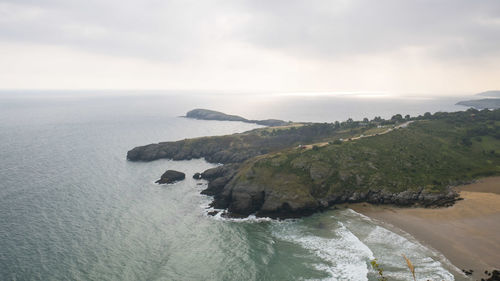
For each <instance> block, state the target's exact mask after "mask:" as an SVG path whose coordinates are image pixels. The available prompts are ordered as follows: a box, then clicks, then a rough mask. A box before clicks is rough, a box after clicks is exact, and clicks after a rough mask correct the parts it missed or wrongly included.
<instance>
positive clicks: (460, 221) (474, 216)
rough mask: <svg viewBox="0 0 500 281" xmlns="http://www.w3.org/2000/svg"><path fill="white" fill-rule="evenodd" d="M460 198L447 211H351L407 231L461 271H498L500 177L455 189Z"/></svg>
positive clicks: (478, 274)
mask: <svg viewBox="0 0 500 281" xmlns="http://www.w3.org/2000/svg"><path fill="white" fill-rule="evenodd" d="M456 190H457V191H459V192H460V197H462V198H463V199H464V200H461V201H458V202H456V203H455V205H453V206H452V207H448V208H436V209H426V208H398V207H391V206H373V205H370V204H365V203H360V204H351V205H349V207H350V208H352V209H353V210H355V211H357V212H359V213H362V214H364V215H366V216H368V217H371V218H373V219H376V220H380V221H382V222H385V223H388V224H390V225H392V226H395V227H397V228H399V229H402V230H403V231H405V232H408V233H409V234H411V235H412V236H413V237H415V238H416V239H417V240H419V241H421V242H422V243H423V244H425V245H429V246H431V247H432V248H434V249H436V250H438V251H439V252H441V253H442V254H443V255H444V256H445V257H446V258H447V259H448V260H450V262H451V263H453V264H454V265H455V266H457V267H458V268H460V269H466V270H469V269H473V270H474V275H473V277H474V278H479V279H480V278H482V277H484V275H483V272H484V271H485V270H488V271H491V270H492V269H500V177H490V178H485V179H482V180H479V181H478V182H476V183H473V184H468V185H464V186H459V187H457V188H456Z"/></svg>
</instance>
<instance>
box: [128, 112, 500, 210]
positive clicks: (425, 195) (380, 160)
mask: <svg viewBox="0 0 500 281" xmlns="http://www.w3.org/2000/svg"><path fill="white" fill-rule="evenodd" d="M408 120H411V121H413V122H412V123H411V124H409V125H408V126H401V125H398V124H405V123H406V122H408ZM406 124H407V123H406ZM388 127H389V128H391V129H389V130H388V129H387V128H388ZM392 128H394V129H392ZM360 135H361V136H363V135H364V136H365V137H355V136H360ZM367 136H369V137H367ZM341 139H342V140H341ZM499 140H500V110H494V111H488V110H483V111H478V110H474V109H469V110H467V111H464V112H455V113H442V112H439V113H436V114H434V115H432V114H430V113H428V114H425V115H424V116H419V117H415V118H409V117H407V118H405V119H403V118H402V116H401V115H395V116H394V117H393V118H391V120H383V119H381V118H376V119H374V120H372V121H367V120H364V121H362V122H361V121H352V120H348V121H346V122H342V123H338V122H337V123H335V124H334V123H332V124H327V123H324V124H323V123H321V124H318V123H315V124H302V125H300V126H286V127H282V128H280V129H272V130H271V128H263V129H257V130H253V131H250V132H247V133H243V134H235V135H230V136H221V137H207V138H199V139H192V140H183V141H179V142H168V143H160V144H153V145H149V146H145V147H138V148H134V149H133V150H131V151H129V153H128V158H129V159H130V160H132V161H150V160H154V159H159V158H171V159H191V158H198V157H205V159H207V161H209V162H215V161H217V162H219V163H227V164H230V165H224V166H221V167H217V168H214V169H210V170H207V171H205V172H204V173H202V174H201V178H204V179H206V180H208V181H209V185H208V188H207V189H206V190H205V191H204V193H205V194H209V195H213V196H214V201H213V203H212V206H213V207H215V208H218V209H227V215H230V216H248V215H249V214H253V213H255V214H256V215H258V216H270V217H281V218H286V217H299V216H304V215H308V214H311V213H313V212H316V211H318V210H322V209H324V208H327V207H329V206H331V205H335V204H339V203H345V202H370V203H375V204H395V205H400V206H411V205H418V206H425V207H433V206H448V205H451V204H453V203H454V201H455V200H457V198H458V194H457V193H456V192H454V191H453V190H452V189H451V188H450V186H453V185H456V184H460V183H463V182H468V181H470V180H472V179H475V178H478V177H481V176H488V175H497V174H500V153H499V152H500V141H499ZM306 143H309V144H311V145H302V144H306ZM220 155H224V157H220Z"/></svg>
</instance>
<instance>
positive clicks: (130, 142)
mask: <svg viewBox="0 0 500 281" xmlns="http://www.w3.org/2000/svg"><path fill="white" fill-rule="evenodd" d="M462 99H464V98H463V97H459V96H457V97H450V96H448V97H438V98H435V97H434V98H432V97H426V96H424V97H421V96H418V95H415V96H407V97H396V96H377V95H372V94H325V93H322V94H317V95H314V94H310V93H303V94H300V93H292V94H251V93H250V94H248V93H238V94H232V93H216V92H213V93H212V92H188V91H177V92H176V91H20V90H16V91H1V92H0V280H124V281H125V280H360V281H362V280H370V281H371V280H378V275H377V272H376V271H374V270H373V269H372V267H371V265H370V262H371V261H372V260H374V259H377V262H378V263H379V264H380V266H381V267H382V268H383V269H384V275H386V276H387V277H388V278H389V280H410V279H411V280H413V279H412V277H411V274H410V272H409V270H408V269H407V267H406V263H405V261H404V259H403V258H402V255H403V254H404V255H406V256H407V257H408V258H410V260H411V261H412V262H413V263H414V265H415V267H416V277H417V280H429V279H430V280H467V279H466V278H465V277H464V276H463V275H462V274H461V273H460V270H459V269H458V268H456V267H454V266H453V265H452V264H451V263H450V262H449V261H448V260H447V259H446V258H445V257H444V256H443V255H441V254H440V253H439V252H437V251H435V250H433V249H431V248H430V247H427V246H426V245H424V244H422V243H419V242H418V241H416V240H415V239H414V238H413V237H411V236H410V235H409V234H408V233H405V232H403V231H400V230H398V229H395V228H393V227H389V226H387V225H384V224H383V223H382V222H377V221H374V220H371V219H370V218H368V217H365V216H363V215H361V214H359V213H356V212H355V211H353V210H351V209H338V210H331V211H326V212H323V213H318V214H315V215H313V216H310V217H306V218H301V219H289V220H273V219H269V218H255V217H253V216H251V217H249V218H246V219H225V218H221V217H220V216H215V217H212V216H208V215H207V212H208V210H207V208H208V204H209V203H210V201H211V198H210V197H207V196H204V195H201V194H200V191H201V190H203V189H204V188H206V184H207V183H206V182H199V181H195V180H194V179H192V178H191V176H192V175H193V174H194V173H195V172H202V171H204V170H206V169H208V168H212V167H215V166H217V164H212V163H207V162H206V161H204V159H194V160H190V161H171V160H157V161H153V162H147V163H146V162H139V163H138V162H129V161H127V160H126V153H127V151H128V150H130V149H132V148H133V147H135V146H139V145H145V144H149V143H157V142H161V141H175V140H181V139H186V138H194V137H200V136H214V135H224V134H233V133H238V132H244V131H247V130H250V129H254V128H258V127H259V126H257V125H253V124H248V123H241V122H229V121H204V120H192V119H187V118H183V117H182V116H183V115H185V113H186V112H187V111H189V110H191V109H194V108H208V109H213V110H219V111H223V112H226V113H229V114H237V115H241V116H244V117H246V118H249V119H266V118H276V119H283V120H287V121H288V120H292V121H314V122H333V121H337V120H338V121H343V120H346V119H348V118H353V119H355V120H356V119H362V118H364V117H367V118H370V119H371V118H373V117H375V116H382V117H384V118H390V117H391V116H392V115H394V114H397V113H401V114H403V115H405V114H410V115H412V116H415V115H419V114H424V113H425V112H436V111H458V110H464V109H465V108H464V107H461V106H456V105H455V103H456V102H457V101H459V100H462ZM167 169H175V170H179V171H182V172H184V173H186V180H184V181H181V182H178V183H175V184H171V185H157V184H155V183H154V182H155V180H157V179H158V178H159V177H160V175H161V174H162V173H163V172H164V171H165V170H167Z"/></svg>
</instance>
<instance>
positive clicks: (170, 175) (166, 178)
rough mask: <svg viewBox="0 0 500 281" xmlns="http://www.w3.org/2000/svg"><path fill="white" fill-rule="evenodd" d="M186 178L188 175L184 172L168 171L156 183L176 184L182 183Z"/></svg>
mask: <svg viewBox="0 0 500 281" xmlns="http://www.w3.org/2000/svg"><path fill="white" fill-rule="evenodd" d="M185 178H186V175H185V174H184V173H182V172H178V171H174V170H167V171H166V172H165V173H163V175H161V178H160V179H159V180H157V181H156V183H158V184H164V183H174V182H176V181H181V180H183V179H185Z"/></svg>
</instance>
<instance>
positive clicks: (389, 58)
mask: <svg viewBox="0 0 500 281" xmlns="http://www.w3.org/2000/svg"><path fill="white" fill-rule="evenodd" d="M0 89H169V90H208V91H212V90H213V91H228V92H231V91H232V92H252V91H261V92H266V91H268V92H280V93H287V92H326V93H328V92H345V93H349V92H370V93H392V94H394V93H396V94H449V95H451V94H464V93H477V92H482V91H486V90H496V89H500V1H499V0H412V1H410V0H377V1H373V0H349V1H348V0H301V1H299V0H241V1H240V0H227V1H224V0H197V1H194V0H182V1H180V0H179V1H177V0H173V1H171V0H80V1H75V0H7V1H4V0H0Z"/></svg>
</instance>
